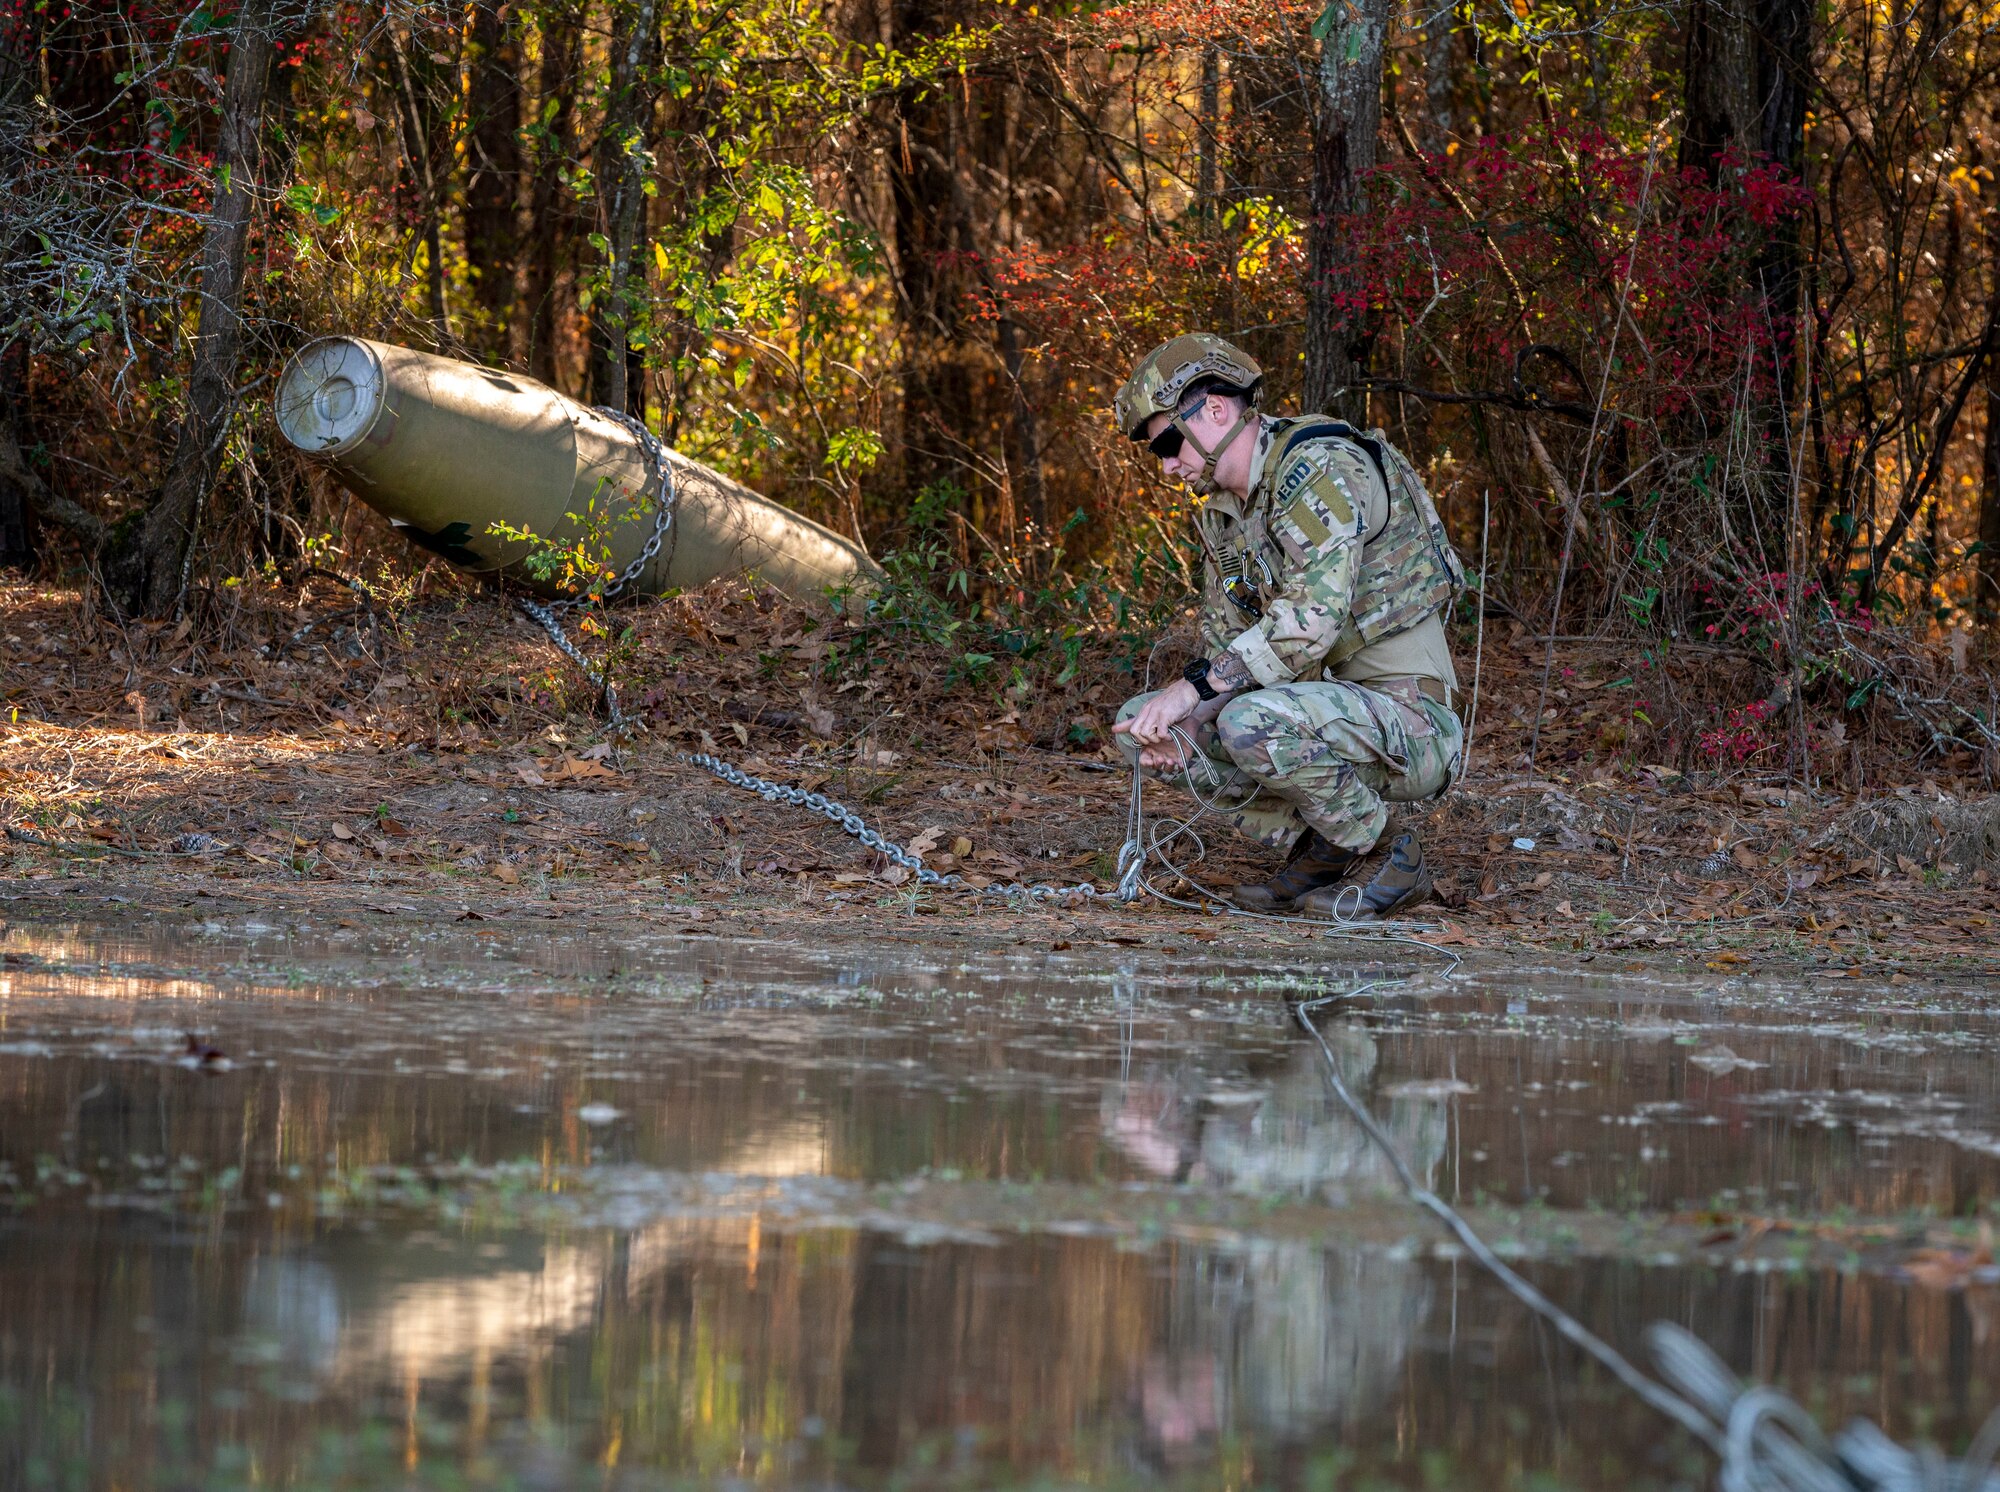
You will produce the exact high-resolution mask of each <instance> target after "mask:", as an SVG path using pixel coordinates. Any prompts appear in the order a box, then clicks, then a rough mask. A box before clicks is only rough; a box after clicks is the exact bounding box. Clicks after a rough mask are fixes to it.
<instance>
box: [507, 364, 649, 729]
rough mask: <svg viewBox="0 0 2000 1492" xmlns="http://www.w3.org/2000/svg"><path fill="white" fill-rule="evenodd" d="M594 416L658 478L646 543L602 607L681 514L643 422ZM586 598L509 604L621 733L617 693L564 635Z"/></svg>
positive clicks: (608, 412) (607, 413)
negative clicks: (584, 684)
mask: <svg viewBox="0 0 2000 1492" xmlns="http://www.w3.org/2000/svg"><path fill="white" fill-rule="evenodd" d="M597 413H599V414H601V415H603V416H604V417H605V418H606V419H608V420H611V421H612V422H613V423H615V424H618V425H622V426H623V427H624V428H625V429H626V430H627V431H629V432H630V433H631V435H632V437H633V438H634V439H635V440H637V441H638V442H639V449H640V450H641V451H642V452H644V453H645V456H646V460H647V461H648V462H649V463H650V464H651V466H652V468H653V475H654V477H655V478H656V479H657V486H656V492H657V499H656V506H655V507H654V510H653V531H652V532H651V533H650V534H648V535H647V536H646V542H645V543H644V544H643V545H641V546H640V549H639V553H638V555H637V557H636V558H634V559H633V561H632V563H631V564H629V565H627V566H626V567H625V568H624V569H623V570H622V571H620V572H619V573H618V574H617V575H615V576H614V577H612V580H611V583H610V584H609V585H607V586H605V587H604V589H603V590H602V591H601V592H599V593H598V595H597V597H596V600H597V602H598V604H600V605H601V604H603V603H605V602H607V601H611V600H613V599H615V598H616V597H617V596H619V595H620V594H621V593H622V592H623V591H624V590H625V588H626V587H627V586H629V585H630V584H631V583H632V582H633V581H635V580H637V579H638V578H639V577H640V575H642V574H643V573H645V569H646V567H647V566H648V565H650V564H651V563H652V562H653V561H654V560H655V559H656V558H658V557H659V553H660V548H661V546H662V545H664V544H665V543H666V541H667V533H668V531H669V530H670V529H672V527H673V524H674V517H675V515H676V514H677V513H678V512H679V510H680V488H679V487H678V486H676V485H675V482H674V467H673V461H672V459H671V458H670V457H669V455H668V454H667V448H666V446H665V445H663V444H662V443H661V441H660V438H659V437H658V436H657V435H655V434H653V432H652V431H651V430H649V429H647V428H646V423H645V421H643V420H639V419H635V418H633V417H632V416H631V415H629V414H627V413H625V411H624V410H622V409H612V408H611V407H610V406H608V405H604V404H600V405H598V406H597ZM591 599H592V598H591V597H590V596H589V595H588V594H585V595H581V596H565V597H563V598H562V599H561V600H558V601H537V600H535V599H534V598H533V597H532V596H516V597H515V598H514V603H515V605H517V606H518V607H520V609H521V611H522V613H523V614H524V615H526V616H527V617H528V618H529V619H530V620H532V621H534V622H536V623H538V624H539V625H540V626H541V629H542V630H543V631H544V632H546V633H548V635H549V641H550V642H553V643H554V644H555V645H556V647H557V648H558V649H560V650H561V652H562V654H563V656H564V657H566V658H568V659H569V661H570V662H572V663H574V664H575V665H576V666H577V669H578V671H579V672H581V673H582V674H583V676H584V677H585V678H586V679H588V680H590V682H591V685H592V687H593V688H595V689H596V690H597V691H598V693H599V694H601V695H602V696H603V697H604V709H605V713H606V714H607V715H609V716H610V717H611V728H612V730H613V731H615V732H617V733H619V734H623V733H624V731H625V730H626V728H627V726H628V724H629V722H628V721H627V720H626V718H625V712H624V711H623V710H621V709H620V708H619V707H618V691H617V690H616V689H615V688H614V687H612V683H611V680H610V678H609V676H608V675H606V673H605V672H604V670H603V669H601V668H599V667H598V666H597V665H596V664H594V663H592V662H591V661H590V659H589V658H588V657H586V656H585V655H584V652H583V650H582V649H581V648H579V647H578V646H577V645H576V644H575V643H574V642H573V641H571V640H570V636H569V633H568V631H567V630H566V629H565V628H564V626H563V624H562V617H563V615H564V614H565V613H567V612H571V611H575V610H577V609H579V608H580V607H583V606H586V605H588V604H589V603H590V601H591Z"/></svg>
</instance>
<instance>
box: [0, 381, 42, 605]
mask: <svg viewBox="0 0 2000 1492" xmlns="http://www.w3.org/2000/svg"><path fill="white" fill-rule="evenodd" d="M27 354H28V349H27V347H26V345H25V344H24V343H21V342H18V341H15V342H9V343H7V344H6V345H5V346H4V347H0V569H11V570H26V569H29V568H31V567H32V566H33V565H34V563H35V530H34V521H33V509H34V499H35V498H36V497H38V496H39V495H40V490H39V489H40V488H41V487H42V482H41V480H40V478H38V477H36V476H35V474H34V473H33V471H31V470H30V469H29V467H28V463H27V460H26V459H25V457H24V456H23V455H22V452H21V432H22V429H23V427H24V426H25V425H26V423H27V413H28V408H27V406H28V399H27V393H28V355H27Z"/></svg>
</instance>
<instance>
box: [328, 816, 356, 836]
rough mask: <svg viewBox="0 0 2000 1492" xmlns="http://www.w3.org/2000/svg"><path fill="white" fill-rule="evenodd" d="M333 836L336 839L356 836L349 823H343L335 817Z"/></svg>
mask: <svg viewBox="0 0 2000 1492" xmlns="http://www.w3.org/2000/svg"><path fill="white" fill-rule="evenodd" d="M333 837H334V838H335V839H352V838H353V837H354V831H353V830H352V829H350V828H348V827H347V825H345V824H343V823H342V822H341V821H340V820H339V819H335V820H334V821H333Z"/></svg>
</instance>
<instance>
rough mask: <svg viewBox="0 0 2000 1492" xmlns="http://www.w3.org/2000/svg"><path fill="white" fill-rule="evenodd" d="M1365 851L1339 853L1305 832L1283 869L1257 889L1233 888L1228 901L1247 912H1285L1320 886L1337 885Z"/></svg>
mask: <svg viewBox="0 0 2000 1492" xmlns="http://www.w3.org/2000/svg"><path fill="white" fill-rule="evenodd" d="M1367 853H1368V852H1367V851H1366V850H1343V849H1342V848H1340V846H1339V845H1336V844H1332V843H1329V842H1328V841H1327V840H1325V839H1323V838H1321V837H1320V832H1319V830H1317V829H1308V830H1306V832H1305V833H1304V834H1303V835H1301V836H1300V838H1299V842H1298V843H1297V844H1295V845H1293V846H1292V853H1291V856H1290V858H1288V859H1287V860H1286V861H1285V868H1284V869H1283V870H1281V871H1279V872H1278V873H1277V874H1276V875H1274V876H1272V877H1271V879H1270V880H1268V881H1266V882H1265V883H1264V884H1263V885H1261V886H1237V887H1235V888H1233V889H1232V890H1231V891H1230V893H1229V899H1230V900H1231V901H1233V902H1235V903H1236V905H1238V906H1239V907H1242V908H1243V909H1244V910H1245V911H1249V912H1289V911H1291V910H1292V909H1293V907H1294V906H1296V905H1297V904H1298V901H1299V898H1300V897H1302V896H1305V895H1306V894H1307V893H1308V892H1312V891H1317V890H1319V889H1320V888H1321V887H1323V886H1333V885H1336V884H1338V882H1339V881H1340V879H1341V877H1342V876H1344V875H1346V874H1347V873H1348V872H1349V871H1350V870H1352V869H1354V867H1355V866H1356V865H1358V864H1359V863H1360V862H1361V858H1362V856H1364V855H1366V854H1367Z"/></svg>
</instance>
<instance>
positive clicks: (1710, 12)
mask: <svg viewBox="0 0 2000 1492" xmlns="http://www.w3.org/2000/svg"><path fill="white" fill-rule="evenodd" d="M1746 3H1748V0H1688V7H1687V21H1686V30H1687V54H1686V61H1685V63H1684V72H1683V74H1682V78H1681V86H1682V102H1683V106H1684V107H1683V111H1682V115H1681V151H1680V166H1681V169H1682V170H1683V171H1696V172H1699V173H1700V174H1701V177H1702V179H1703V180H1705V181H1708V182H1710V183H1713V182H1714V181H1715V180H1716V178H1717V176H1718V174H1719V172H1720V170H1721V166H1722V159H1723V157H1724V156H1725V155H1733V156H1735V158H1736V159H1737V160H1738V161H1739V162H1743V163H1747V161H1748V157H1749V155H1750V153H1751V151H1752V150H1753V149H1754V148H1755V141H1756V138H1757V133H1758V130H1757V116H1758V109H1757V37H1756V33H1755V32H1754V31H1753V30H1752V29H1751V25H1750V19H1749V17H1748V15H1747V14H1745V11H1744V6H1745V5H1746Z"/></svg>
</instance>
